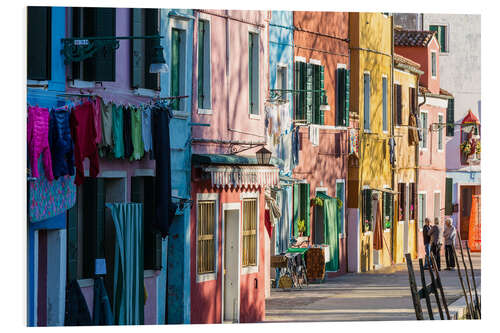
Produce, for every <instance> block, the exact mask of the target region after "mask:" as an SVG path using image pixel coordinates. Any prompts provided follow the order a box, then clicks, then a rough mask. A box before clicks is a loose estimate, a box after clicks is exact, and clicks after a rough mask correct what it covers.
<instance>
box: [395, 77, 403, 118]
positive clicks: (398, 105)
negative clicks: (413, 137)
mask: <svg viewBox="0 0 500 333" xmlns="http://www.w3.org/2000/svg"><path fill="white" fill-rule="evenodd" d="M402 94H403V91H402V87H401V85H400V84H397V83H396V84H394V111H395V115H394V118H395V120H396V126H401V125H403V105H402V97H403V96H402Z"/></svg>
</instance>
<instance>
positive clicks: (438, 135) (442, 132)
mask: <svg viewBox="0 0 500 333" xmlns="http://www.w3.org/2000/svg"><path fill="white" fill-rule="evenodd" d="M439 117H441V121H439ZM441 123H445V122H444V113H442V112H440V113H438V124H441ZM445 128H446V127H441V126H439V127H438V130H437V137H438V138H437V143H438V144H437V151H438V152H439V153H442V152H443V151H444V138H443V136H444V134H445V133H444V129H445ZM440 132H441V133H440ZM440 134H441V135H440ZM439 137H441V149H440V148H439Z"/></svg>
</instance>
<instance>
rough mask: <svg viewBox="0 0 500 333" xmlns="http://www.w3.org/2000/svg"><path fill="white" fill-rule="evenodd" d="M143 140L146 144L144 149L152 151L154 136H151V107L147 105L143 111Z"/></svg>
mask: <svg viewBox="0 0 500 333" xmlns="http://www.w3.org/2000/svg"><path fill="white" fill-rule="evenodd" d="M141 116H142V142H143V144H144V151H145V152H147V151H151V148H152V147H151V146H152V142H151V140H152V136H151V109H150V108H149V107H145V108H144V109H143V110H142V112H141Z"/></svg>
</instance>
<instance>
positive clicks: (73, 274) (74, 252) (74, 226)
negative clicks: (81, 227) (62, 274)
mask: <svg viewBox="0 0 500 333" xmlns="http://www.w3.org/2000/svg"><path fill="white" fill-rule="evenodd" d="M66 238H67V245H66V246H67V250H66V261H67V267H66V269H67V271H66V281H72V280H76V279H77V278H78V276H77V275H78V204H77V203H75V205H74V206H73V207H72V208H71V209H69V210H68V215H67V236H66Z"/></svg>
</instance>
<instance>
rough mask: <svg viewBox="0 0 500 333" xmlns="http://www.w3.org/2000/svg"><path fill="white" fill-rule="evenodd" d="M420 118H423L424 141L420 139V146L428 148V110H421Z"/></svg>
mask: <svg viewBox="0 0 500 333" xmlns="http://www.w3.org/2000/svg"><path fill="white" fill-rule="evenodd" d="M420 118H421V120H422V121H421V125H422V127H421V131H422V141H420V148H423V149H427V112H420Z"/></svg>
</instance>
